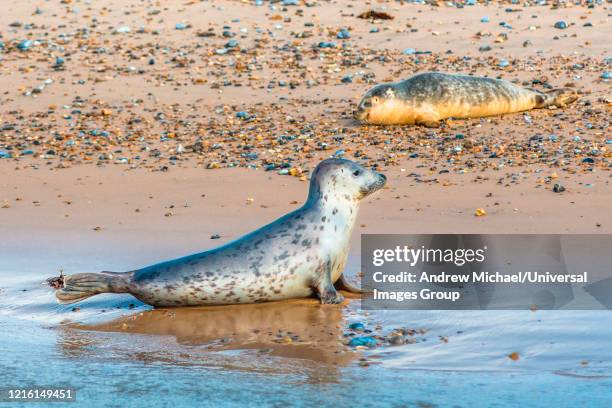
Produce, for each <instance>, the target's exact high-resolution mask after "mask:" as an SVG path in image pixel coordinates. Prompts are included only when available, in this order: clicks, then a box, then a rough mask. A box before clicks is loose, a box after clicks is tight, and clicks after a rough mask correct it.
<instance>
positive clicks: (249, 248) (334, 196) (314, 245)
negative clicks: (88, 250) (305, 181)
mask: <svg viewBox="0 0 612 408" xmlns="http://www.w3.org/2000/svg"><path fill="white" fill-rule="evenodd" d="M385 182H386V177H385V176H384V175H383V174H380V173H377V172H374V171H371V170H368V169H366V168H364V167H362V166H360V165H358V164H356V163H354V162H351V161H349V160H344V159H327V160H324V161H322V162H321V163H319V165H318V166H317V167H316V168H315V170H314V171H313V173H312V176H311V179H310V189H309V192H308V198H307V199H306V202H305V203H304V205H303V206H302V207H301V208H299V209H297V210H295V211H293V212H291V213H289V214H286V215H284V216H283V217H281V218H279V219H277V220H276V221H274V222H272V223H270V224H268V225H266V226H263V227H261V228H259V229H257V230H255V231H253V232H251V233H249V234H247V235H245V236H243V237H241V238H239V239H237V240H235V241H233V242H230V243H228V244H225V245H222V246H220V247H217V248H214V249H211V250H209V251H205V252H201V253H197V254H193V255H189V256H185V257H182V258H179V259H174V260H170V261H167V262H162V263H158V264H155V265H152V266H147V267H145V268H142V269H138V270H133V271H129V272H122V273H121V272H119V273H118V272H101V273H79V274H74V275H62V276H61V277H60V278H52V279H50V280H49V281H50V282H52V283H53V284H54V285H55V286H56V287H59V289H58V290H57V291H56V293H55V294H56V297H57V299H58V300H59V301H60V302H61V303H73V302H77V301H80V300H83V299H86V298H88V297H90V296H93V295H96V294H99V293H130V294H132V295H133V296H134V297H136V298H137V299H139V300H141V301H143V302H145V303H148V304H150V305H153V306H163V307H166V306H198V305H215V304H239V303H257V302H265V301H274V300H282V299H289V298H302V297H308V296H312V295H313V294H316V295H318V297H319V298H320V300H321V303H323V304H326V303H341V302H342V301H343V299H344V298H343V296H342V295H341V294H340V293H338V291H337V290H336V287H335V286H334V283H336V284H337V285H338V289H340V288H345V289H349V290H355V289H354V288H352V287H350V285H348V283H347V282H346V280H345V279H344V278H343V277H342V272H343V269H344V266H345V264H346V260H347V257H348V250H349V241H350V237H351V231H352V229H353V226H354V224H355V220H356V217H357V212H358V208H359V202H360V200H362V199H363V198H364V197H366V196H368V195H370V194H372V193H373V192H375V191H377V190H379V189H380V188H382V187H383V186H384V184H385Z"/></svg>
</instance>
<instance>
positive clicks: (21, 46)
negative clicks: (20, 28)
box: [17, 40, 34, 51]
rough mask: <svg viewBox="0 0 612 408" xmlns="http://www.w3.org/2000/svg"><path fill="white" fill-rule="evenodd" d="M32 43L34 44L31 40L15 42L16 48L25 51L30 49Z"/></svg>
mask: <svg viewBox="0 0 612 408" xmlns="http://www.w3.org/2000/svg"><path fill="white" fill-rule="evenodd" d="M32 44H34V42H33V41H32V40H23V41H21V42H20V43H19V44H17V48H19V49H20V50H21V51H27V50H29V49H30V47H31V46H32Z"/></svg>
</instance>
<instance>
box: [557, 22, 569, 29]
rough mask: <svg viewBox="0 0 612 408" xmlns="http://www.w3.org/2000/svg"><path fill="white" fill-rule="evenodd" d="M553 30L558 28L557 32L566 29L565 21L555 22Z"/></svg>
mask: <svg viewBox="0 0 612 408" xmlns="http://www.w3.org/2000/svg"><path fill="white" fill-rule="evenodd" d="M555 28H558V29H559V30H565V29H566V28H567V23H566V22H565V21H557V22H556V23H555Z"/></svg>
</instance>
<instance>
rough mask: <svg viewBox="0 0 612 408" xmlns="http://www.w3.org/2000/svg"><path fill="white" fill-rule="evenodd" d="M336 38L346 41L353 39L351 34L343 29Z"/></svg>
mask: <svg viewBox="0 0 612 408" xmlns="http://www.w3.org/2000/svg"><path fill="white" fill-rule="evenodd" d="M336 37H337V38H338V39H340V40H346V39H349V38H351V33H349V31H348V30H347V29H346V28H343V29H342V30H340V31H339V32H338V35H336Z"/></svg>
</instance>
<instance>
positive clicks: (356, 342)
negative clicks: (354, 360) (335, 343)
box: [349, 336, 378, 348]
mask: <svg viewBox="0 0 612 408" xmlns="http://www.w3.org/2000/svg"><path fill="white" fill-rule="evenodd" d="M377 344H378V343H377V341H376V339H375V338H374V337H370V336H364V337H354V338H352V339H351V340H350V341H349V346H351V347H359V346H362V347H368V348H373V347H376V345H377Z"/></svg>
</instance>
